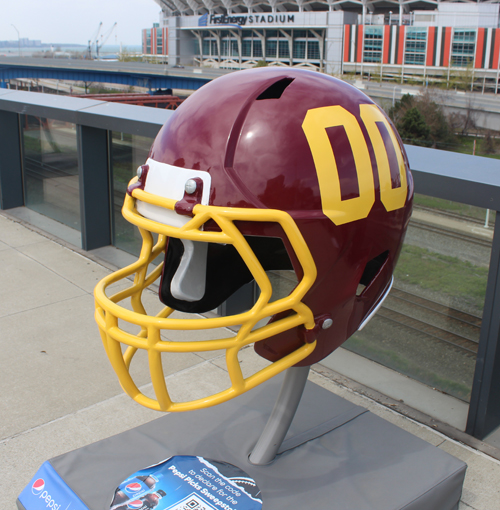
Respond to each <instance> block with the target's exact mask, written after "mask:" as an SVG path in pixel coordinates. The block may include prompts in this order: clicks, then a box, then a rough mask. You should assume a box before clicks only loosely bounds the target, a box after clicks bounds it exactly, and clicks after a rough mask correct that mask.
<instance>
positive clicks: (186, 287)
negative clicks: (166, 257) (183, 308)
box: [170, 239, 208, 302]
mask: <svg viewBox="0 0 500 510" xmlns="http://www.w3.org/2000/svg"><path fill="white" fill-rule="evenodd" d="M181 242H182V244H183V245H184V253H183V255H182V258H181V261H180V263H179V267H178V268H177V271H176V272H175V275H174V277H173V278H172V282H171V283H170V292H171V293H172V296H173V297H174V298H175V299H180V300H182V301H190V302H193V301H199V300H200V299H201V298H202V297H203V296H204V295H205V286H206V281H207V279H206V275H207V249H208V244H207V243H200V242H193V241H188V240H187V239H181Z"/></svg>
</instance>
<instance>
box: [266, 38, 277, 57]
mask: <svg viewBox="0 0 500 510" xmlns="http://www.w3.org/2000/svg"><path fill="white" fill-rule="evenodd" d="M277 48H278V41H276V40H275V41H270V40H269V39H267V40H266V57H269V58H276V50H277Z"/></svg>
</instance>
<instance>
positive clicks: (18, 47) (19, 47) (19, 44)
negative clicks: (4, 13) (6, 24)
mask: <svg viewBox="0 0 500 510" xmlns="http://www.w3.org/2000/svg"><path fill="white" fill-rule="evenodd" d="M11 25H12V23H11ZM12 26H13V27H14V30H15V31H16V32H17V52H18V54H19V56H21V38H20V37H19V30H18V29H17V28H16V27H15V26H14V25H12Z"/></svg>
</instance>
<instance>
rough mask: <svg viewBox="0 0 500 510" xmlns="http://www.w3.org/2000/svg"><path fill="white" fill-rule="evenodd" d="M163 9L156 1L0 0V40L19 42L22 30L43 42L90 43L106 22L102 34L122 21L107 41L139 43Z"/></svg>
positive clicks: (26, 34) (130, 44)
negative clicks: (144, 32)
mask: <svg viewBox="0 0 500 510" xmlns="http://www.w3.org/2000/svg"><path fill="white" fill-rule="evenodd" d="M159 12H160V7H159V5H158V4H157V3H156V2H155V1H154V0H83V1H74V0H0V13H1V14H0V41H17V39H18V33H17V31H19V37H21V38H24V37H27V38H28V39H34V40H37V39H39V40H41V41H42V43H47V44H48V43H63V44H69V43H72V44H84V45H87V44H88V41H89V39H92V37H93V36H94V35H95V34H96V32H97V28H98V26H99V23H100V22H101V21H102V27H101V32H100V33H101V35H102V34H105V33H106V32H107V31H108V30H110V29H111V27H112V26H113V24H114V23H115V22H117V23H118V24H117V25H116V27H115V29H114V31H113V32H112V34H111V36H110V37H109V39H108V41H107V43H106V44H108V45H109V44H120V43H123V45H124V46H127V45H129V46H134V45H135V46H138V45H140V44H141V30H142V29H143V28H151V27H152V26H153V23H158V21H159ZM12 25H14V27H15V28H14V27H13V26H12ZM16 29H17V31H16Z"/></svg>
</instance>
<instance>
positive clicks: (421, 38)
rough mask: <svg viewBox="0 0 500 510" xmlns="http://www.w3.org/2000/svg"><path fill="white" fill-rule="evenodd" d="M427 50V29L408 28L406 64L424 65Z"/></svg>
mask: <svg viewBox="0 0 500 510" xmlns="http://www.w3.org/2000/svg"><path fill="white" fill-rule="evenodd" d="M426 48H427V28H425V27H422V28H420V27H408V28H407V30H406V44H405V64H408V65H424V64H425V53H426Z"/></svg>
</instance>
